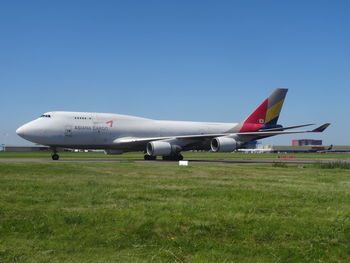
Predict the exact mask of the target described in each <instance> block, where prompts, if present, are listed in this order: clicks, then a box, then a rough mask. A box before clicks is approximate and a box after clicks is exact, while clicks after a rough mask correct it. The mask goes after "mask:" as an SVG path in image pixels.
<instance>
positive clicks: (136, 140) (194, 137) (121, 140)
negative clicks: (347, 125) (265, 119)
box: [113, 123, 330, 144]
mask: <svg viewBox="0 0 350 263" xmlns="http://www.w3.org/2000/svg"><path fill="white" fill-rule="evenodd" d="M329 125H330V123H326V124H323V125H321V126H319V127H317V128H316V129H313V130H301V131H257V132H239V133H218V134H197V135H181V136H167V137H148V138H137V137H124V138H119V139H116V140H115V141H114V142H113V143H114V144H124V143H147V142H151V141H161V140H175V139H183V140H199V139H212V138H215V137H221V136H239V137H242V138H244V137H255V138H256V139H259V138H266V137H270V136H274V135H280V134H293V133H309V132H323V131H324V130H325V129H327V127H328V126H329ZM301 126H302V125H301ZM307 126H309V125H308V124H307ZM296 127H298V126H296ZM287 128H290V129H292V128H291V127H287Z"/></svg>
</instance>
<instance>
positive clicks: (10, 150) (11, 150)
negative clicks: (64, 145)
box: [4, 145, 50, 152]
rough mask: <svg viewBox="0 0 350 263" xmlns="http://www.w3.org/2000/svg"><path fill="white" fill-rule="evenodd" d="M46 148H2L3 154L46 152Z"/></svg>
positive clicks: (48, 148)
mask: <svg viewBox="0 0 350 263" xmlns="http://www.w3.org/2000/svg"><path fill="white" fill-rule="evenodd" d="M49 150H50V147H48V146H40V145H38V146H7V145H6V146H4V152H47V151H49Z"/></svg>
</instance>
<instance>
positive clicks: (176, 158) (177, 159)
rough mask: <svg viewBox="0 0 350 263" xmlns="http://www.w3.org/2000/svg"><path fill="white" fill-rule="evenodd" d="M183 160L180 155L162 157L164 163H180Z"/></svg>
mask: <svg viewBox="0 0 350 263" xmlns="http://www.w3.org/2000/svg"><path fill="white" fill-rule="evenodd" d="M183 159H184V157H183V156H182V154H180V153H179V154H172V155H169V156H163V160H164V161H181V160H183Z"/></svg>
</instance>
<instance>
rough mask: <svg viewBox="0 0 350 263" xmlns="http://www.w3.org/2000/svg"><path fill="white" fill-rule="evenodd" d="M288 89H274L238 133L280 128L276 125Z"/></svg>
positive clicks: (242, 124) (243, 123)
mask: <svg viewBox="0 0 350 263" xmlns="http://www.w3.org/2000/svg"><path fill="white" fill-rule="evenodd" d="M287 92H288V89H276V90H275V91H274V92H273V93H272V94H271V95H270V96H269V97H268V98H267V99H266V100H265V101H264V102H263V103H262V104H261V105H260V106H259V107H258V108H257V109H256V110H255V111H254V112H253V113H252V114H250V115H249V117H248V118H247V119H245V121H244V122H242V123H241V129H240V132H255V131H258V130H264V129H272V128H278V127H281V126H279V125H277V121H278V117H279V116H280V112H281V109H282V106H283V102H284V99H285V97H286V94H287Z"/></svg>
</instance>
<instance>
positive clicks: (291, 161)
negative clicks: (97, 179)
mask: <svg viewBox="0 0 350 263" xmlns="http://www.w3.org/2000/svg"><path fill="white" fill-rule="evenodd" d="M188 161H189V164H272V163H289V164H313V163H320V162H321V163H329V162H346V163H350V159H216V160H191V159H189V160H188ZM16 162H17V163H18V162H24V163H62V162H91V163H93V162H136V163H150V164H174V165H175V164H176V165H177V164H178V162H177V161H163V160H155V161H145V160H141V159H117V158H116V159H112V158H61V159H60V160H58V161H53V160H52V159H51V158H47V159H46V158H0V163H16Z"/></svg>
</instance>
